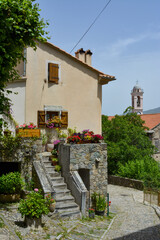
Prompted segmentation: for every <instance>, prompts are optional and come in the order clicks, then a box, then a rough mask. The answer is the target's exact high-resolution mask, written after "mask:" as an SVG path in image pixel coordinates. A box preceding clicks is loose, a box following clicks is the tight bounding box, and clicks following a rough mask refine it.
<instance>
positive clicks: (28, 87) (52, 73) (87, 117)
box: [7, 42, 115, 133]
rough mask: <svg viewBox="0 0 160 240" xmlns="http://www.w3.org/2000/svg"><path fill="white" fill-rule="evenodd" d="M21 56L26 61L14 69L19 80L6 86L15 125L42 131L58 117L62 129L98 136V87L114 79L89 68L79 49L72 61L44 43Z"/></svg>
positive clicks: (88, 58)
mask: <svg viewBox="0 0 160 240" xmlns="http://www.w3.org/2000/svg"><path fill="white" fill-rule="evenodd" d="M24 54H25V56H26V61H25V62H21V63H20V64H19V65H18V66H17V68H18V70H19V73H20V76H21V77H20V79H19V80H18V81H17V82H12V83H9V84H8V86H7V90H12V91H13V92H17V93H18V94H12V95H10V98H11V100H12V102H13V106H12V110H13V117H14V119H15V120H16V121H17V123H18V124H23V123H30V122H33V123H34V124H37V125H38V127H39V128H45V127H46V121H47V120H48V119H50V118H53V117H54V116H59V117H60V118H61V120H62V128H64V129H65V128H67V127H69V128H74V127H76V128H77V131H81V130H83V129H91V130H93V131H94V132H95V133H101V106H102V86H103V85H104V84H108V83H109V82H110V81H113V80H115V77H114V76H110V75H107V74H104V73H102V72H100V71H99V70H97V69H95V68H93V67H92V66H91V56H92V53H91V51H90V50H87V51H84V50H83V49H82V48H81V49H79V50H78V51H77V52H76V53H75V57H74V56H72V55H70V54H68V53H67V52H65V51H64V50H62V49H60V48H58V47H56V46H55V45H53V44H51V43H49V42H46V43H39V44H38V46H37V50H36V51H34V50H33V49H32V48H30V47H28V48H27V49H25V50H24Z"/></svg>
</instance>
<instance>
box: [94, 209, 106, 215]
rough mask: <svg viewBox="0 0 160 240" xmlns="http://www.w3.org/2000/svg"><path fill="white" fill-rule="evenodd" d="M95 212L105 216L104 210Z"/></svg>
mask: <svg viewBox="0 0 160 240" xmlns="http://www.w3.org/2000/svg"><path fill="white" fill-rule="evenodd" d="M95 213H96V215H98V216H104V210H103V211H99V210H96V211H95Z"/></svg>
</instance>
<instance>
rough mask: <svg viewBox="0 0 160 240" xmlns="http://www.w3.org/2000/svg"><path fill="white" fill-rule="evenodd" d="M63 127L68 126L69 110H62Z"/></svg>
mask: <svg viewBox="0 0 160 240" xmlns="http://www.w3.org/2000/svg"><path fill="white" fill-rule="evenodd" d="M61 121H62V124H61V127H62V128H67V127H68V112H61Z"/></svg>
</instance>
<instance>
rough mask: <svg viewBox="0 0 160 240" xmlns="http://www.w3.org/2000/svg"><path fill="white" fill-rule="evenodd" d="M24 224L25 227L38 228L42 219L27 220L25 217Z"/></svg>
mask: <svg viewBox="0 0 160 240" xmlns="http://www.w3.org/2000/svg"><path fill="white" fill-rule="evenodd" d="M24 222H25V225H26V227H32V228H39V227H41V225H42V217H40V218H29V217H28V216H25V219H24Z"/></svg>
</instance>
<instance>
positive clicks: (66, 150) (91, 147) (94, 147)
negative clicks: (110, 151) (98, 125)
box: [59, 143, 108, 196]
mask: <svg viewBox="0 0 160 240" xmlns="http://www.w3.org/2000/svg"><path fill="white" fill-rule="evenodd" d="M59 150H60V154H59V155H60V156H59V158H60V160H59V161H60V165H61V166H62V175H63V176H64V177H65V180H66V182H67V183H68V182H70V173H71V172H72V171H79V170H82V169H83V170H89V171H86V174H87V172H88V173H89V191H90V194H92V193H93V192H98V193H101V194H104V195H105V196H107V184H108V180H107V144H106V143H93V144H72V145H70V144H61V145H60V149H59ZM83 177H84V176H83ZM86 177H87V176H86ZM82 180H83V181H84V183H85V179H82ZM86 187H87V188H88V186H86Z"/></svg>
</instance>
